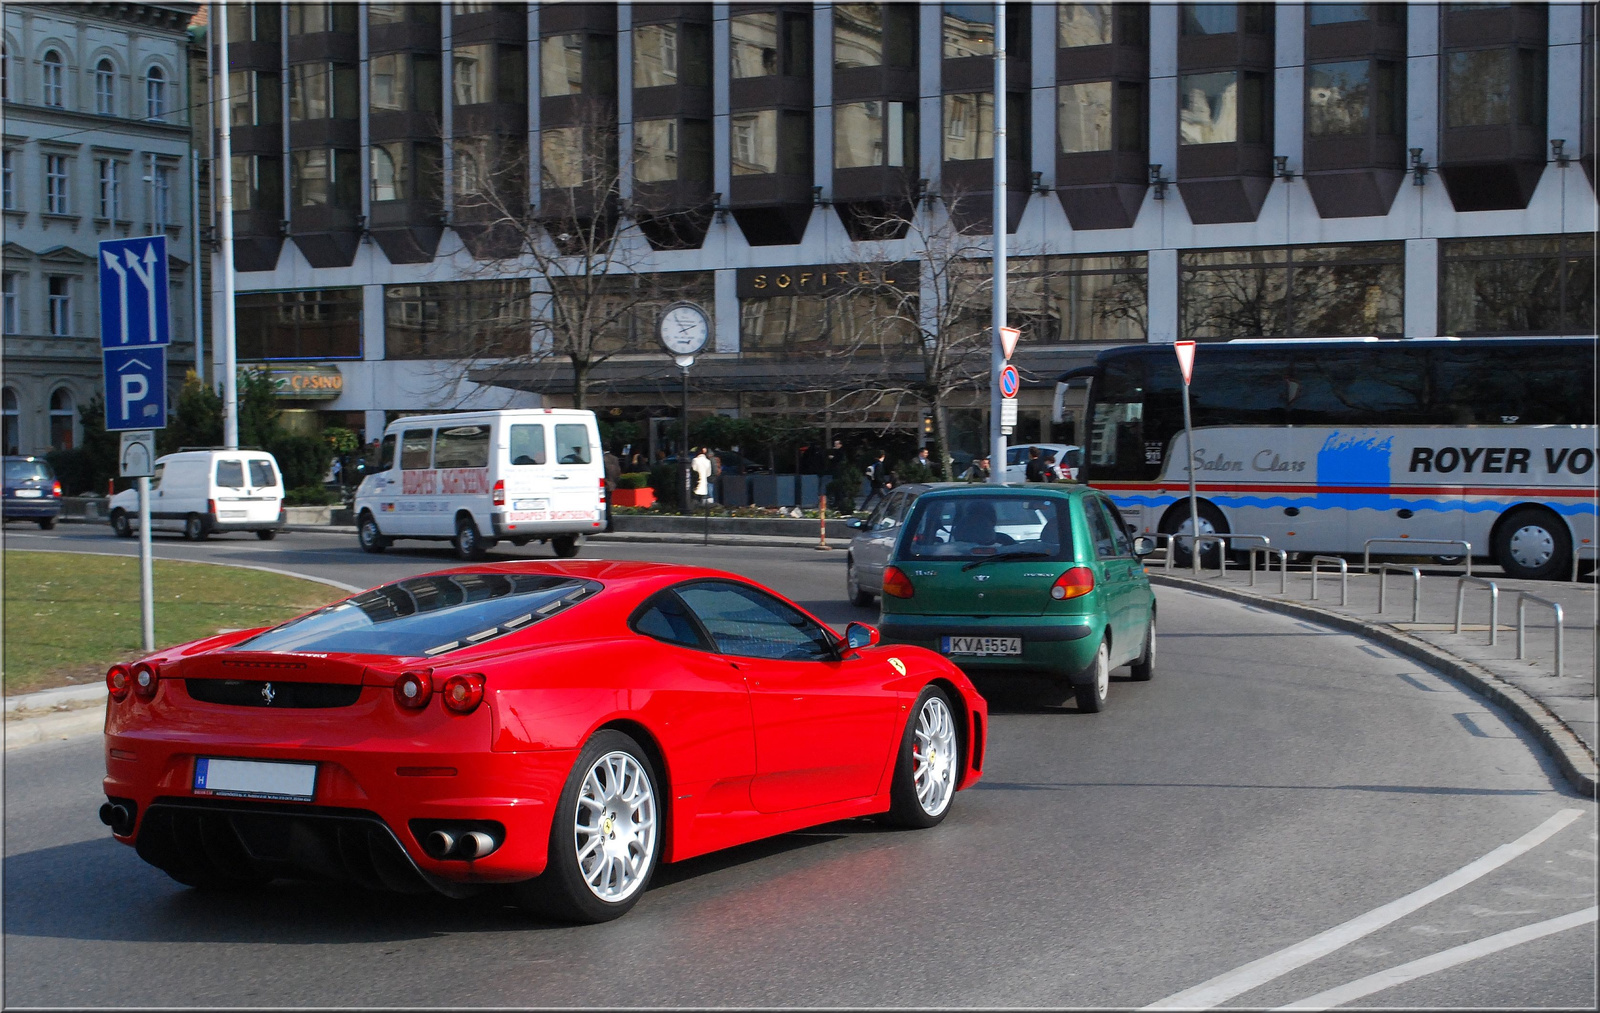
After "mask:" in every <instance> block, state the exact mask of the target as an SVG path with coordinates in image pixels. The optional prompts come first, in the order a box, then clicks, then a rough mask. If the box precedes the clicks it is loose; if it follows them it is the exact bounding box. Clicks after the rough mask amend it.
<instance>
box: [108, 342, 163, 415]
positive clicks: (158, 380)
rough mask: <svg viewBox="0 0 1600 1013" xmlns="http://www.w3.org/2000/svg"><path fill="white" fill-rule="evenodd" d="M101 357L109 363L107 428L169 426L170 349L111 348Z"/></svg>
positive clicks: (147, 347)
mask: <svg viewBox="0 0 1600 1013" xmlns="http://www.w3.org/2000/svg"><path fill="white" fill-rule="evenodd" d="M101 356H102V358H103V359H104V360H105V366H106V430H107V431H108V432H118V431H122V430H128V429H164V428H166V425H167V350H166V348H164V347H161V346H156V347H151V346H148V345H146V346H145V347H143V348H126V349H124V348H108V349H106V350H105V351H103V352H102V353H101Z"/></svg>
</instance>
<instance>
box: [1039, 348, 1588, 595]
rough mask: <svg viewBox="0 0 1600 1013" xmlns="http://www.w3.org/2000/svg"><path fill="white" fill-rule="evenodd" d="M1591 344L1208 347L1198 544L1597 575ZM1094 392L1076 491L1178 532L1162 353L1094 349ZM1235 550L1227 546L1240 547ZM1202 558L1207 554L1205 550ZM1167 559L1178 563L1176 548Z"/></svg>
mask: <svg viewBox="0 0 1600 1013" xmlns="http://www.w3.org/2000/svg"><path fill="white" fill-rule="evenodd" d="M1595 347H1596V343H1595V339H1594V338H1593V337H1577V338H1472V339H1467V340H1461V339H1454V338H1422V339H1410V340H1404V341H1395V340H1379V339H1376V338H1352V339H1321V338H1301V339H1281V340H1278V339H1244V340H1233V341H1226V342H1214V343H1202V344H1200V345H1199V346H1198V347H1197V349H1196V354H1195V360H1194V371H1193V376H1192V386H1191V388H1190V397H1191V413H1192V416H1193V428H1194V448H1193V451H1192V459H1193V461H1194V471H1195V498H1196V500H1197V504H1196V505H1197V507H1198V514H1199V528H1200V531H1201V533H1206V532H1237V533H1241V534H1244V533H1248V534H1258V535H1265V536H1267V537H1268V538H1270V539H1271V545H1272V547H1273V548H1278V549H1286V550H1288V551H1289V552H1291V553H1357V552H1362V551H1363V550H1364V547H1365V545H1366V542H1367V540H1368V539H1378V538H1384V539H1387V538H1394V539H1402V538H1403V539H1407V540H1415V541H1417V542H1421V543H1427V542H1432V543H1433V544H1427V545H1418V547H1417V549H1418V550H1419V551H1413V552H1407V551H1406V548H1405V547H1404V545H1395V544H1393V543H1380V544H1374V545H1372V546H1371V552H1372V554H1373V555H1374V556H1378V555H1401V554H1405V555H1432V556H1436V557H1451V556H1455V555H1459V553H1460V550H1459V549H1457V550H1455V552H1452V551H1451V548H1450V546H1449V545H1448V544H1445V543H1447V542H1451V541H1457V540H1460V541H1466V542H1470V543H1471V545H1472V555H1473V556H1474V557H1475V558H1477V557H1486V558H1488V559H1491V560H1493V561H1494V562H1495V563H1497V564H1499V565H1500V566H1501V567H1503V568H1504V569H1505V571H1506V572H1507V573H1508V574H1510V575H1511V576H1514V577H1527V578H1561V579H1565V578H1566V575H1568V574H1569V573H1570V572H1571V570H1572V569H1573V565H1574V560H1575V558H1576V559H1580V560H1583V561H1586V562H1587V561H1590V560H1593V559H1594V558H1595V555H1596V544H1595V537H1596V532H1595V476H1596V474H1597V472H1596V469H1595V464H1596V460H1595V459H1596V445H1595V434H1596V430H1595ZM1085 382H1087V384H1088V396H1087V410H1086V420H1087V422H1088V427H1087V430H1088V441H1087V444H1086V448H1085V454H1084V474H1083V475H1082V476H1081V477H1083V478H1084V479H1085V480H1086V481H1088V482H1089V483H1090V484H1092V485H1094V486H1095V487H1096V488H1099V489H1103V490H1104V491H1105V492H1107V493H1108V494H1110V496H1111V497H1112V499H1114V500H1115V501H1116V503H1117V506H1118V507H1119V508H1120V509H1121V511H1122V514H1123V516H1124V517H1125V518H1126V519H1127V520H1128V523H1129V524H1130V526H1132V527H1134V528H1135V529H1136V530H1139V531H1144V532H1189V531H1190V530H1191V527H1190V524H1191V522H1190V511H1189V502H1188V499H1189V495H1188V477H1189V473H1188V467H1187V465H1188V462H1189V460H1190V459H1191V450H1190V448H1189V446H1188V444H1187V441H1186V439H1185V436H1184V428H1183V406H1182V382H1183V381H1182V376H1181V374H1180V373H1179V370H1178V361H1177V357H1176V355H1174V353H1173V349H1172V346H1171V345H1165V344H1152V345H1136V346H1125V347H1118V348H1111V349H1107V350H1106V351H1104V352H1102V353H1100V355H1099V356H1098V357H1097V358H1096V361H1095V363H1094V365H1092V366H1089V367H1086V368H1083V369H1078V370H1073V371H1071V372H1069V373H1065V374H1063V375H1062V376H1060V377H1059V378H1058V381H1057V384H1056V418H1057V420H1058V421H1059V420H1061V416H1062V405H1063V399H1064V396H1065V394H1066V391H1067V390H1068V389H1069V387H1070V386H1072V385H1076V384H1082V383H1085ZM1249 544H1250V543H1248V542H1245V541H1241V542H1240V545H1239V547H1240V548H1248V547H1249ZM1202 550H1203V551H1206V549H1205V547H1204V545H1203V546H1202ZM1178 553H1179V555H1180V556H1181V557H1183V558H1187V552H1186V551H1185V550H1183V548H1182V547H1181V546H1180V548H1179V549H1178Z"/></svg>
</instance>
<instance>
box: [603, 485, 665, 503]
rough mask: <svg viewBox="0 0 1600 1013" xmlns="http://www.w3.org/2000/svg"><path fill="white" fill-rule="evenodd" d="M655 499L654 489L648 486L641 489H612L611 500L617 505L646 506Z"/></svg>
mask: <svg viewBox="0 0 1600 1013" xmlns="http://www.w3.org/2000/svg"><path fill="white" fill-rule="evenodd" d="M655 501H656V491H655V490H654V489H652V488H650V487H649V486H646V487H645V488H643V489H613V490H611V502H613V503H615V504H616V505H617V506H625V507H647V506H650V505H651V504H653V503H654V502H655Z"/></svg>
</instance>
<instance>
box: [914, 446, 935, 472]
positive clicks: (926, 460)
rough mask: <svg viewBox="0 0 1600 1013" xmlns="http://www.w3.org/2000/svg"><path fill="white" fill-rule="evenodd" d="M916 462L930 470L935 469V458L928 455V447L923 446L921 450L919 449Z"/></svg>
mask: <svg viewBox="0 0 1600 1013" xmlns="http://www.w3.org/2000/svg"><path fill="white" fill-rule="evenodd" d="M916 463H918V464H920V465H922V466H923V467H924V468H927V469H928V470H929V471H932V470H933V458H931V457H929V456H928V448H927V447H923V448H922V449H921V450H919V451H917V462H916Z"/></svg>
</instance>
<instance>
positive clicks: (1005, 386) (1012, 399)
mask: <svg viewBox="0 0 1600 1013" xmlns="http://www.w3.org/2000/svg"><path fill="white" fill-rule="evenodd" d="M1011 329H1012V328H1009V327H1003V328H1001V330H1002V331H1008V330H1011ZM995 383H996V385H997V386H998V387H999V388H1000V433H1001V435H1003V436H1010V435H1011V434H1012V433H1013V432H1015V431H1016V428H1017V391H1019V390H1021V389H1022V378H1021V377H1020V376H1018V375H1017V367H1015V366H1013V365H1011V363H1009V362H1008V363H1006V364H1005V366H1004V367H1002V368H1001V370H1000V375H999V377H998V378H997V379H996V381H995Z"/></svg>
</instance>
